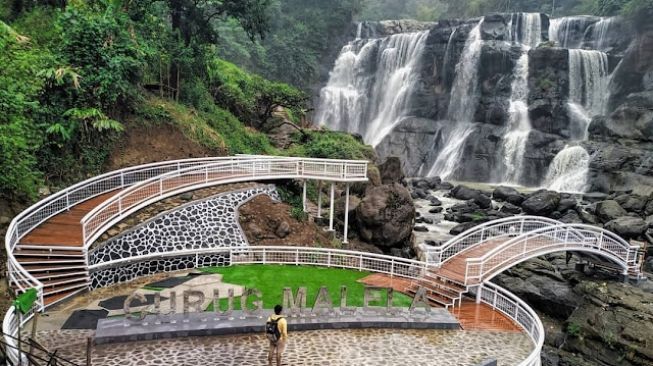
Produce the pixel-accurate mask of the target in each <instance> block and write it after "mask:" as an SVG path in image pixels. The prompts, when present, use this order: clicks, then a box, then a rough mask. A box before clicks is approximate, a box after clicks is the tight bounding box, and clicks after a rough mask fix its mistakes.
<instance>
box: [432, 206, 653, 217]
mask: <svg viewBox="0 0 653 366" xmlns="http://www.w3.org/2000/svg"><path fill="white" fill-rule="evenodd" d="M442 210H444V208H443V207H442V206H440V207H433V208H432V209H430V210H429V213H440V212H442ZM651 217H653V216H651Z"/></svg>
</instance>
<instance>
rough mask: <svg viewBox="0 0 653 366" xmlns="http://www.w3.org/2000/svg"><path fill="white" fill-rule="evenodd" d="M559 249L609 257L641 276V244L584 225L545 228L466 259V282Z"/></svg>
mask: <svg viewBox="0 0 653 366" xmlns="http://www.w3.org/2000/svg"><path fill="white" fill-rule="evenodd" d="M557 251H585V252H592V253H596V254H598V255H601V256H603V257H607V258H609V259H610V260H612V261H613V262H615V263H616V264H619V265H620V266H621V267H622V268H623V269H624V274H628V273H629V271H630V273H631V274H632V275H635V276H637V277H639V263H638V260H639V259H640V258H641V257H640V256H639V253H638V252H639V246H636V245H631V244H629V243H628V242H626V241H625V240H623V239H622V238H621V237H619V236H617V235H616V234H614V233H612V232H610V231H607V230H604V229H602V228H599V227H595V226H590V225H583V224H560V225H556V226H551V227H544V228H540V229H538V230H534V231H530V232H527V233H524V234H522V235H520V236H517V237H515V238H512V239H510V240H508V241H506V242H504V243H502V244H500V245H498V246H496V247H495V248H493V249H492V250H490V251H488V252H487V253H486V254H484V255H483V256H482V257H480V258H469V259H467V261H466V262H467V263H466V269H465V284H473V283H479V282H481V281H484V280H488V279H490V278H491V277H492V276H494V275H496V274H498V273H501V272H502V271H503V270H505V269H507V268H508V267H512V266H513V265H515V264H517V263H520V262H523V261H525V260H527V259H531V258H534V257H538V256H540V255H544V254H547V253H551V252H557Z"/></svg>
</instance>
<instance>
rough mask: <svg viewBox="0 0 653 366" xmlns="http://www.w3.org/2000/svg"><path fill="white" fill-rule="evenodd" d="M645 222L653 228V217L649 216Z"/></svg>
mask: <svg viewBox="0 0 653 366" xmlns="http://www.w3.org/2000/svg"><path fill="white" fill-rule="evenodd" d="M644 221H646V223H647V224H648V227H650V228H653V215H651V216H648V217H647V218H646V220H644Z"/></svg>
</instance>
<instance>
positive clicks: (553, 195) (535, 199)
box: [521, 190, 560, 216]
mask: <svg viewBox="0 0 653 366" xmlns="http://www.w3.org/2000/svg"><path fill="white" fill-rule="evenodd" d="M559 203H560V193H558V192H552V191H544V190H542V191H538V192H535V193H533V194H531V195H530V196H528V198H527V199H526V200H525V201H524V202H522V204H521V207H522V209H524V212H526V213H528V214H530V215H538V216H549V215H550V214H551V213H553V212H554V211H555V210H556V209H557V207H558V204H559Z"/></svg>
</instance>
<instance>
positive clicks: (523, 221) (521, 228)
mask: <svg viewBox="0 0 653 366" xmlns="http://www.w3.org/2000/svg"><path fill="white" fill-rule="evenodd" d="M520 221H521V222H520V225H519V235H521V234H523V233H524V224H525V223H526V220H525V219H521V220H520Z"/></svg>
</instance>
